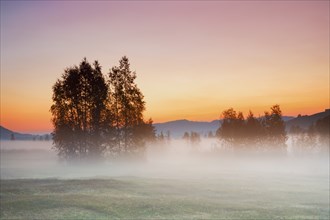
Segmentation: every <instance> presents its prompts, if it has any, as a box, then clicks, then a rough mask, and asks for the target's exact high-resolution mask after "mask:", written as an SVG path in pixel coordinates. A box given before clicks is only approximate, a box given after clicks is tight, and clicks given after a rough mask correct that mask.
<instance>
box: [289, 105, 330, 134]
mask: <svg viewBox="0 0 330 220" xmlns="http://www.w3.org/2000/svg"><path fill="white" fill-rule="evenodd" d="M328 115H330V109H326V110H325V111H324V112H319V113H316V114H313V115H304V116H298V117H296V118H293V119H291V120H289V121H287V122H286V129H287V131H289V130H290V128H291V127H292V126H299V127H301V128H303V129H308V128H309V127H310V126H311V125H312V124H314V123H315V122H316V121H317V120H319V119H321V118H324V117H326V116H328Z"/></svg>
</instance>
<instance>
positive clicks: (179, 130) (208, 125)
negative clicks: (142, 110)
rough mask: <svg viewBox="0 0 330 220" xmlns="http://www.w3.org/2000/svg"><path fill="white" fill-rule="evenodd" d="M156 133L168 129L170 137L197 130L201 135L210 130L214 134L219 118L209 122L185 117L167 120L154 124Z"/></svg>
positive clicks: (164, 131)
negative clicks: (190, 119) (189, 119)
mask: <svg viewBox="0 0 330 220" xmlns="http://www.w3.org/2000/svg"><path fill="white" fill-rule="evenodd" d="M154 126H155V128H156V130H157V134H160V133H161V132H163V133H164V135H165V134H166V133H167V132H168V131H169V132H170V135H171V137H172V138H181V137H182V136H183V134H184V132H191V131H194V132H197V133H199V134H201V135H206V134H208V133H209V132H210V131H211V132H212V133H213V134H214V133H215V132H216V130H217V129H218V128H219V126H220V120H214V121H211V122H200V121H188V120H186V119H182V120H176V121H169V122H164V123H155V124H154Z"/></svg>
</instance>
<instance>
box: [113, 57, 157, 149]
mask: <svg viewBox="0 0 330 220" xmlns="http://www.w3.org/2000/svg"><path fill="white" fill-rule="evenodd" d="M135 79H136V73H135V72H132V71H131V70H130V63H129V60H128V58H127V57H126V56H124V57H122V59H121V60H120V61H119V66H115V67H113V68H112V69H111V70H110V72H109V81H108V85H109V97H110V105H109V106H110V111H111V113H112V116H113V121H112V126H113V127H114V128H115V135H114V145H113V147H112V150H113V151H115V152H118V153H132V152H138V151H144V149H145V140H146V139H150V138H151V137H152V138H154V137H155V132H154V128H153V126H152V121H151V120H150V121H149V122H145V121H144V119H143V111H144V110H145V102H144V100H143V99H144V96H143V94H142V92H141V91H140V89H139V88H138V87H137V85H136V83H135Z"/></svg>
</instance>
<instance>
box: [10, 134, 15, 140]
mask: <svg viewBox="0 0 330 220" xmlns="http://www.w3.org/2000/svg"><path fill="white" fill-rule="evenodd" d="M10 140H12V141H14V140H16V138H15V135H14V133H11V135H10Z"/></svg>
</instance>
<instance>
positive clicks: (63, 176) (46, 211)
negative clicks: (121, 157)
mask: <svg viewBox="0 0 330 220" xmlns="http://www.w3.org/2000/svg"><path fill="white" fill-rule="evenodd" d="M178 152H181V153H176V154H175V155H174V154H173V153H172V152H171V151H167V152H163V153H162V154H160V155H159V157H158V158H157V157H156V156H155V155H154V156H153V157H152V159H150V160H147V161H146V162H138V163H135V164H127V163H103V164H98V165H91V164H84V165H79V166H77V165H75V166H72V165H65V164H61V163H60V162H58V161H57V159H56V155H54V152H52V151H43V150H40V149H37V150H31V151H27V150H23V149H16V150H8V149H7V150H3V149H2V152H1V191H0V199H1V209H0V211H1V212H0V217H1V219H329V169H328V165H329V158H328V157H327V156H323V157H317V158H316V157H313V158H310V157H308V158H303V159H302V158H297V157H294V158H293V157H292V158H287V157H286V158H282V159H274V158H273V159H272V158H264V159H256V158H253V159H246V158H236V159H234V158H233V157H231V158H229V157H226V158H225V157H223V158H221V157H220V158H217V157H212V158H209V157H208V158H207V159H206V158H201V157H199V158H197V157H196V156H195V157H194V156H193V155H186V157H184V156H183V155H185V154H184V153H183V150H181V151H178ZM168 158H172V159H171V160H170V161H169V159H168Z"/></svg>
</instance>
